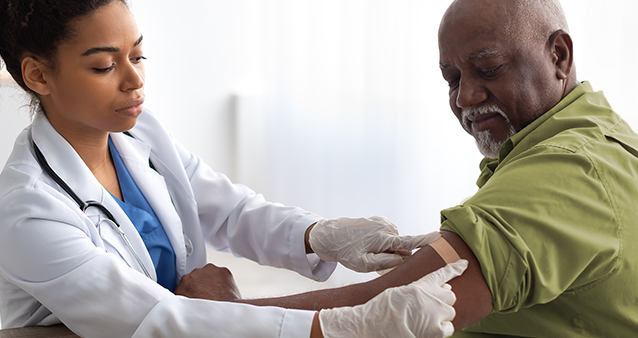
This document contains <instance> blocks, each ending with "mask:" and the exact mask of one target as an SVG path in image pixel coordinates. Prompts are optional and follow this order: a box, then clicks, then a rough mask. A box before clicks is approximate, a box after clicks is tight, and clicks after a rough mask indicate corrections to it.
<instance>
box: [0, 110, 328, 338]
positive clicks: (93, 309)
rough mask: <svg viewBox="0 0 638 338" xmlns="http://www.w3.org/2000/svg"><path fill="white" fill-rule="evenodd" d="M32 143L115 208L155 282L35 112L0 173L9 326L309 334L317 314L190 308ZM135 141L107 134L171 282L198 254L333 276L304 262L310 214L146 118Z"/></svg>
mask: <svg viewBox="0 0 638 338" xmlns="http://www.w3.org/2000/svg"><path fill="white" fill-rule="evenodd" d="M29 134H31V135H32V137H33V140H34V141H35V142H36V144H37V145H38V147H39V148H40V150H41V151H42V153H43V154H44V156H45V158H46V159H47V161H48V163H49V165H50V166H51V167H52V169H53V170H54V171H55V172H56V173H57V174H58V175H59V176H60V177H61V178H62V179H63V180H64V181H65V182H66V183H67V184H68V185H69V186H70V187H71V188H72V189H73V190H74V191H75V192H76V194H77V195H78V196H79V197H80V198H81V199H83V200H85V201H86V200H96V201H98V202H100V203H102V204H103V205H104V206H105V207H106V208H107V209H108V210H109V211H111V213H112V214H113V215H114V216H115V219H116V220H117V221H118V222H119V223H120V225H121V227H122V230H124V232H125V233H126V235H127V236H128V238H129V240H130V242H131V244H132V247H133V248H134V249H135V251H136V252H137V254H138V255H139V256H140V258H141V260H142V262H143V263H144V265H145V266H146V268H147V269H148V270H149V273H150V274H151V277H152V278H153V279H154V280H156V275H155V271H154V269H153V263H152V261H151V258H150V256H149V254H148V251H147V250H146V248H145V246H144V243H143V242H142V239H141V238H140V236H139V234H138V232H137V231H136V229H135V227H134V226H133V224H132V223H131V221H130V220H129V219H128V217H127V216H126V214H125V213H124V212H123V211H122V209H121V208H120V207H119V206H118V204H117V203H116V201H115V200H114V199H113V197H111V195H110V194H109V193H108V192H107V190H105V189H104V188H103V187H102V185H100V183H99V182H98V181H97V180H96V179H95V177H94V176H93V174H92V173H91V171H90V170H89V169H88V167H87V166H86V165H85V164H84V162H83V161H82V159H81V158H80V157H79V156H78V154H77V153H76V152H75V151H74V149H73V148H72V147H71V145H70V144H69V143H67V142H66V140H64V138H62V137H61V135H59V134H58V133H57V132H56V131H55V129H54V128H53V127H52V126H51V124H50V123H49V121H48V120H47V118H46V117H45V116H44V115H43V114H40V115H39V116H37V117H36V118H35V120H34V122H33V123H32V124H31V126H30V127H29V128H27V129H25V130H24V131H23V132H22V133H21V134H20V136H19V137H18V139H17V140H16V143H15V146H14V150H13V152H12V154H11V156H10V158H9V160H8V162H7V164H6V166H5V168H4V170H3V172H2V174H1V175H0V272H1V273H2V276H3V277H4V278H0V313H1V314H2V324H3V326H4V327H5V328H7V327H17V326H30V325H51V324H56V323H59V322H60V321H61V322H62V323H64V324H66V325H67V326H68V327H69V328H70V329H71V330H73V331H74V332H75V333H77V334H78V335H80V336H85V337H131V336H134V337H209V336H213V335H214V336H215V337H308V335H309V333H310V324H311V322H312V316H313V312H310V311H298V310H286V309H281V308H276V307H256V306H250V305H244V304H234V303H227V302H213V301H205V300H193V299H187V298H185V297H180V296H175V295H174V294H172V293H171V292H169V291H168V290H166V289H164V288H163V287H162V286H160V285H159V284H157V283H156V282H154V281H153V280H151V279H149V278H147V277H146V276H145V275H144V274H143V273H142V272H141V271H142V270H141V267H140V266H139V264H138V263H137V261H136V260H135V258H134V257H133V255H132V254H131V250H130V249H129V248H128V247H127V246H126V245H125V244H124V242H123V241H122V240H121V238H120V237H119V236H118V235H117V234H116V233H115V232H114V231H112V230H111V229H110V228H109V227H107V226H104V224H102V225H101V226H100V227H99V228H97V227H96V224H97V223H98V221H99V219H100V218H101V217H104V216H103V215H102V214H101V213H100V212H99V210H98V209H97V208H89V209H87V211H86V214H85V213H83V212H82V211H81V210H80V209H79V207H78V206H77V204H76V203H75V202H74V201H73V200H72V199H71V198H70V197H69V196H68V195H67V194H66V193H65V192H64V191H63V190H62V188H60V187H59V186H58V185H57V184H56V183H55V182H54V181H53V180H52V179H51V177H49V176H48V175H47V174H46V173H45V172H44V171H43V170H42V169H41V167H40V165H39V164H38V162H37V161H36V159H35V157H34V152H33V147H32V146H31V144H30V136H29ZM131 134H132V135H133V136H134V137H135V138H131V137H129V136H126V135H124V134H120V133H116V134H112V138H113V142H114V144H115V146H116V148H117V150H118V152H119V153H120V155H121V157H122V160H123V161H124V164H125V165H126V167H127V169H128V170H129V172H130V173H131V176H132V177H133V179H134V180H135V182H136V183H137V185H138V186H139V188H140V190H141V191H142V193H143V194H144V196H145V197H146V199H147V200H148V202H149V204H150V205H151V206H152V208H153V210H154V211H155V213H156V214H157V216H158V218H159V220H160V222H161V223H162V225H163V226H164V229H165V230H166V234H167V235H168V238H169V240H170V242H171V244H172V246H173V249H174V250H175V255H176V265H177V278H178V280H179V279H181V277H182V276H183V275H184V274H186V273H188V272H190V271H192V270H193V269H194V268H198V267H202V266H204V265H205V264H206V251H205V245H208V246H210V247H212V248H214V249H216V250H224V251H230V252H232V253H234V254H235V255H238V256H242V257H246V258H249V259H252V260H254V261H257V262H259V263H261V264H267V265H272V266H276V267H282V268H287V269H291V270H295V271H297V272H299V273H300V274H302V275H304V276H307V277H310V278H313V279H315V280H325V279H327V278H328V277H329V275H330V274H331V273H332V271H333V270H334V268H335V264H334V263H328V262H323V261H320V260H319V259H318V258H317V257H316V255H306V254H305V247H304V240H303V237H304V233H305V231H306V229H307V227H308V226H309V225H310V224H312V223H314V222H315V221H317V220H318V219H319V217H318V216H316V215H314V214H311V213H308V212H306V211H304V210H301V209H299V208H293V207H286V206H283V205H281V204H275V203H269V202H266V201H264V199H263V197H262V196H261V195H259V194H255V193H254V192H253V191H252V190H250V189H248V188H247V187H244V186H241V185H235V184H232V183H231V182H230V181H229V180H228V179H227V178H226V177H225V176H224V175H221V174H219V173H216V172H213V171H212V170H211V169H210V168H209V167H208V166H207V165H206V164H204V163H203V162H202V161H201V159H199V158H197V157H195V156H193V155H192V154H191V153H189V152H188V151H186V150H185V149H184V148H183V147H182V146H181V145H180V144H179V143H177V142H175V141H174V140H173V139H172V138H171V136H170V135H169V134H168V133H167V132H166V130H165V129H164V128H163V127H162V126H161V125H160V123H159V122H158V121H157V119H156V118H155V117H154V116H153V115H152V114H151V113H150V112H148V111H144V113H143V114H142V115H141V116H140V117H139V120H138V123H137V125H136V126H135V128H134V129H132V130H131ZM149 158H150V159H151V161H152V162H153V164H154V166H155V168H156V169H157V172H156V171H155V170H153V169H151V168H150V167H149ZM158 172H159V174H158ZM100 233H101V234H100ZM185 238H188V239H190V241H191V242H192V248H187V242H188V240H185Z"/></svg>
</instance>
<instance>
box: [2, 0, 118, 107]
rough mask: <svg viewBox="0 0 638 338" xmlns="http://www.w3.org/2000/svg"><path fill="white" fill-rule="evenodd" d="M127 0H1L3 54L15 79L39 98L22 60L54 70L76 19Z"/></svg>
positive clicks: (34, 96) (71, 35)
mask: <svg viewBox="0 0 638 338" xmlns="http://www.w3.org/2000/svg"><path fill="white" fill-rule="evenodd" d="M114 1H120V2H122V3H124V4H125V5H127V6H128V4H127V2H126V0H0V57H2V61H4V65H5V67H6V68H7V71H8V72H9V73H10V74H11V76H12V77H13V79H14V80H15V81H16V82H17V83H18V85H20V87H22V88H23V89H24V90H26V91H27V92H28V93H29V94H31V96H32V97H33V98H34V99H35V101H36V102H37V101H38V98H37V95H36V94H35V93H34V92H33V91H31V89H29V88H28V87H27V86H26V85H25V83H24V80H23V78H22V67H21V63H22V60H23V59H24V58H25V57H26V56H32V57H34V58H36V59H38V60H39V61H41V62H43V63H45V64H46V65H47V66H48V67H51V68H52V69H55V67H56V58H55V56H56V52H57V48H58V46H59V45H60V43H63V42H66V41H69V40H70V39H71V38H73V35H74V34H75V32H73V30H72V23H73V21H74V20H76V19H79V18H81V17H83V16H86V15H89V14H91V13H93V12H94V11H95V10H97V9H98V8H100V7H102V6H105V5H108V4H110V3H111V2H114Z"/></svg>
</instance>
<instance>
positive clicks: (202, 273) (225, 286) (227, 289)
mask: <svg viewBox="0 0 638 338" xmlns="http://www.w3.org/2000/svg"><path fill="white" fill-rule="evenodd" d="M175 294H176V295H182V296H186V297H188V298H201V299H209V300H217V301H234V300H239V299H241V295H240V293H239V288H237V285H236V284H235V279H234V278H233V274H232V273H231V272H230V270H228V269H227V268H220V267H217V266H215V265H213V264H210V263H208V264H206V265H205V266H204V267H203V268H201V269H195V270H193V271H191V272H190V273H189V274H186V275H184V276H183V277H182V280H181V281H180V282H179V284H178V285H177V288H175Z"/></svg>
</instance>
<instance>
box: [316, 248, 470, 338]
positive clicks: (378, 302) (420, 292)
mask: <svg viewBox="0 0 638 338" xmlns="http://www.w3.org/2000/svg"><path fill="white" fill-rule="evenodd" d="M467 265H468V262H467V261H466V260H459V261H456V262H454V263H451V264H448V265H446V266H445V267H443V268H441V269H439V270H437V271H434V272H432V273H430V274H428V275H426V276H424V277H422V278H421V279H419V280H417V281H415V282H412V283H411V284H409V285H405V286H400V287H396V288H390V289H386V290H385V291H383V292H382V293H380V294H378V295H377V296H376V297H374V298H372V299H371V300H370V301H369V302H367V303H365V304H363V305H357V306H355V307H341V308H334V309H329V310H321V311H320V312H319V315H318V317H319V325H320V326H321V332H322V333H323V336H324V337H325V338H345V337H368V338H377V337H379V338H381V337H398V338H404V337H406V338H407V337H410V338H413V337H418V338H442V337H448V336H450V335H452V334H453V333H454V326H453V325H452V320H453V319H454V316H455V315H456V312H455V311H454V308H453V307H452V305H454V302H456V296H455V295H454V292H452V287H451V286H450V285H449V284H447V282H448V281H449V280H450V279H452V278H454V277H456V276H460V275H461V274H462V273H463V271H465V269H467ZM315 318H316V317H315Z"/></svg>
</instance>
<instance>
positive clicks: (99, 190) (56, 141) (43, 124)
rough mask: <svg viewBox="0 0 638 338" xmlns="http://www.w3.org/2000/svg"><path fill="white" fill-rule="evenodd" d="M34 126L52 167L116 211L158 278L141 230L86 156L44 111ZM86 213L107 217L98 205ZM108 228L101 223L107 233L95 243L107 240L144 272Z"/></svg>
mask: <svg viewBox="0 0 638 338" xmlns="http://www.w3.org/2000/svg"><path fill="white" fill-rule="evenodd" d="M31 128H32V129H31V133H32V134H31V135H32V137H33V140H34V142H35V143H36V144H37V145H38V148H39V149H40V151H41V152H42V154H43V155H44V158H45V159H46V161H47V163H48V164H49V166H51V169H53V171H54V172H55V173H56V174H57V175H58V176H60V178H61V179H62V180H63V181H64V182H66V184H67V185H68V186H69V187H70V188H71V189H73V191H74V192H75V194H76V195H78V197H79V198H80V199H81V200H82V201H89V200H94V201H97V202H99V203H101V204H102V205H104V207H106V209H108V210H109V211H110V212H111V213H112V214H113V216H114V217H115V219H116V220H117V222H118V223H119V224H120V227H121V229H122V231H124V233H125V234H126V236H127V238H128V239H129V241H130V243H131V246H132V247H133V249H134V250H135V252H136V253H137V255H138V256H139V257H140V260H141V261H142V263H143V264H144V266H145V267H146V269H147V270H148V272H149V274H150V275H151V278H152V279H153V280H157V277H156V275H155V269H154V267H153V261H152V260H151V257H150V255H149V254H148V250H147V249H146V246H145V245H144V242H143V241H142V238H141V237H140V235H139V233H138V232H137V229H135V226H134V225H133V223H132V222H131V221H130V220H129V218H128V216H126V213H124V211H123V210H122V209H121V208H120V206H119V205H118V204H117V202H116V201H115V199H114V198H113V197H112V196H111V194H109V193H108V192H107V191H106V189H104V187H102V185H101V184H100V182H98V180H97V179H96V178H95V176H94V175H93V173H92V172H91V170H90V169H89V168H88V167H87V166H86V164H85V163H84V161H83V160H82V158H80V156H79V155H78V154H77V152H75V149H73V147H72V146H71V145H70V144H69V143H68V142H67V141H66V140H65V139H64V138H63V137H62V136H61V135H60V134H59V133H58V132H57V131H56V130H55V129H54V128H53V126H52V125H51V123H50V122H49V120H48V119H47V118H46V116H45V115H44V114H38V116H36V118H35V120H34V121H33V124H32V127H31ZM59 190H60V192H63V190H62V188H59ZM86 215H87V217H89V218H90V219H91V220H92V221H93V222H97V220H98V219H99V218H102V217H104V215H100V212H99V210H98V209H97V208H95V207H91V208H89V209H87V210H86ZM104 227H105V224H101V225H100V229H98V230H99V232H100V233H101V234H102V235H103V236H102V237H101V239H94V243H96V245H98V246H99V245H100V244H102V245H103V243H101V242H102V240H104V241H105V242H107V243H108V245H105V246H106V248H107V251H109V250H108V248H113V249H115V250H116V251H117V253H118V254H119V257H121V258H122V259H124V260H125V261H126V263H127V264H128V265H129V266H130V267H132V268H133V269H135V270H137V271H139V272H141V273H143V270H142V268H141V267H140V266H139V263H138V262H137V260H136V259H135V257H134V256H133V255H132V253H131V250H130V249H129V248H128V245H126V244H125V243H124V242H123V241H122V239H121V238H120V237H119V235H117V234H116V233H115V232H114V231H112V230H111V229H105V228H104Z"/></svg>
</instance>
